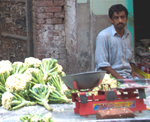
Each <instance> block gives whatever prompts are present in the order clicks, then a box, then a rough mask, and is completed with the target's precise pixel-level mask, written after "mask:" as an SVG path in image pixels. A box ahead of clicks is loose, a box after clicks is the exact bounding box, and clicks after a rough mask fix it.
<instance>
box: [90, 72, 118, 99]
mask: <svg viewBox="0 0 150 122" xmlns="http://www.w3.org/2000/svg"><path fill="white" fill-rule="evenodd" d="M118 85H119V83H118V82H117V80H116V79H115V78H114V77H113V76H112V75H111V74H107V73H105V76H104V78H103V80H102V82H101V83H100V85H99V86H97V87H94V88H93V90H92V91H89V92H88V95H89V96H92V94H94V95H95V96H97V95H98V90H103V91H106V90H110V89H113V88H117V86H118Z"/></svg>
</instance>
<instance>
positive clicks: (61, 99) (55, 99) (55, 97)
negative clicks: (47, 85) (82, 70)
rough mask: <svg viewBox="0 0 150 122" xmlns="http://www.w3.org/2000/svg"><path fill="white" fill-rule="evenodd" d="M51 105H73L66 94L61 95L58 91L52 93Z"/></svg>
mask: <svg viewBox="0 0 150 122" xmlns="http://www.w3.org/2000/svg"><path fill="white" fill-rule="evenodd" d="M49 103H71V99H68V98H67V97H66V95H65V94H61V93H60V92H58V91H57V90H56V89H54V90H53V92H51V93H50V97H49Z"/></svg>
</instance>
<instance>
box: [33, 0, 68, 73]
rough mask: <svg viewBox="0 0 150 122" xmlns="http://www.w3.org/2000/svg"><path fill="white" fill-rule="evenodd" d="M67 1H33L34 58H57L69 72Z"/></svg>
mask: <svg viewBox="0 0 150 122" xmlns="http://www.w3.org/2000/svg"><path fill="white" fill-rule="evenodd" d="M64 6H65V0H33V13H32V14H33V40H34V56H35V57H37V58H39V59H42V58H50V57H51V58H56V59H57V60H58V63H59V64H61V65H62V66H63V68H64V69H63V70H64V71H65V72H67V70H68V68H67V51H66V42H65V25H64V17H65V12H64Z"/></svg>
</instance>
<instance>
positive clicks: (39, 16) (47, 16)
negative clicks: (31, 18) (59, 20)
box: [36, 13, 53, 19]
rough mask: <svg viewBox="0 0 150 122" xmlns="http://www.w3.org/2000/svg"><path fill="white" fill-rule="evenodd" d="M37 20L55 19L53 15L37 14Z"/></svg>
mask: <svg viewBox="0 0 150 122" xmlns="http://www.w3.org/2000/svg"><path fill="white" fill-rule="evenodd" d="M36 16H37V18H40V19H45V18H47V19H48V18H52V17H53V13H37V14H36Z"/></svg>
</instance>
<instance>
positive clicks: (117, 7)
mask: <svg viewBox="0 0 150 122" xmlns="http://www.w3.org/2000/svg"><path fill="white" fill-rule="evenodd" d="M121 11H125V13H126V16H127V17H128V10H127V9H126V7H124V6H123V5H122V4H116V5H112V6H111V7H110V8H109V18H111V19H112V16H113V14H114V12H116V13H117V14H118V13H119V12H121Z"/></svg>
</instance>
